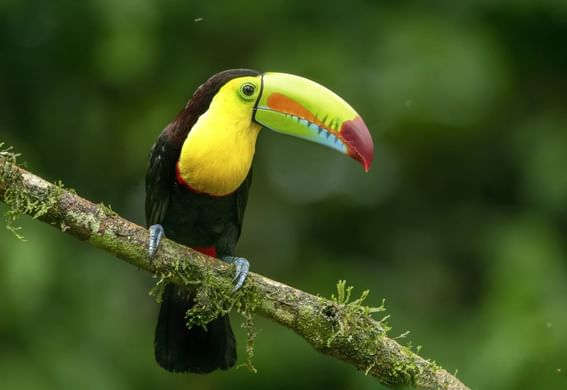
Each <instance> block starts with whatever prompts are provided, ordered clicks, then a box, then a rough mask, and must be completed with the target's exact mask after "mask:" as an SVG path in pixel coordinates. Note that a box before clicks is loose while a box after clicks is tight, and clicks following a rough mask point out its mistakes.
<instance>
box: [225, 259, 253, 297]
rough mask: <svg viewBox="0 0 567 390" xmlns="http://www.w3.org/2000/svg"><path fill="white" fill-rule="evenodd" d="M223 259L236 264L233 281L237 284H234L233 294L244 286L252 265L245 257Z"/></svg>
mask: <svg viewBox="0 0 567 390" xmlns="http://www.w3.org/2000/svg"><path fill="white" fill-rule="evenodd" d="M222 259H223V260H224V261H226V262H227V263H229V264H234V266H235V267H236V273H235V274H234V278H233V279H232V281H233V282H236V283H235V284H234V288H233V289H232V292H235V291H237V290H238V289H239V288H240V287H242V285H243V284H244V281H245V280H246V277H247V276H248V270H249V269H250V263H249V262H248V260H246V259H245V258H244V257H234V256H224V257H223V258H222Z"/></svg>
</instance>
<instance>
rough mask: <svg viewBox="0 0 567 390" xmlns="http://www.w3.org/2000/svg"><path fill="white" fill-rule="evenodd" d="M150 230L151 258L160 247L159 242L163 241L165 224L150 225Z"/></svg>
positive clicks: (149, 247)
mask: <svg viewBox="0 0 567 390" xmlns="http://www.w3.org/2000/svg"><path fill="white" fill-rule="evenodd" d="M149 230H150V241H149V243H148V255H149V256H150V259H151V258H152V257H154V255H155V254H156V252H157V250H158V248H159V243H160V242H161V239H162V237H163V236H164V235H165V233H164V231H163V226H161V225H160V224H159V223H157V224H155V225H152V226H150V229H149Z"/></svg>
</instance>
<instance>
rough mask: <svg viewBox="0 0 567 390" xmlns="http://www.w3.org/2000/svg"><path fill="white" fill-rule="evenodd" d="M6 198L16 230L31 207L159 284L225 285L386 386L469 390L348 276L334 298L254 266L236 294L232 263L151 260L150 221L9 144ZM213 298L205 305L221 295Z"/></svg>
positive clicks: (0, 183) (236, 297)
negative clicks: (127, 214) (117, 208)
mask: <svg viewBox="0 0 567 390" xmlns="http://www.w3.org/2000/svg"><path fill="white" fill-rule="evenodd" d="M0 200H2V201H3V202H5V203H7V204H8V206H9V207H10V209H11V211H9V212H8V213H9V216H8V219H9V221H8V225H11V228H12V229H14V227H13V225H12V222H13V220H14V218H15V217H16V215H17V213H26V214H29V215H32V216H33V217H34V218H37V219H39V220H41V221H43V222H45V223H48V224H50V225H51V226H53V227H55V228H57V229H59V230H60V231H62V232H65V233H67V234H71V235H73V236H75V237H76V238H78V239H80V240H83V241H85V242H86V243H88V244H90V245H93V246H96V247H98V248H100V249H102V250H104V251H106V252H109V253H111V254H113V255H114V256H116V257H118V258H120V259H122V260H125V261H127V262H129V263H130V264H132V265H134V266H136V267H138V268H141V269H143V270H146V271H148V272H151V273H153V274H156V275H159V276H160V282H158V285H160V284H163V282H165V281H167V282H173V283H177V284H180V285H183V286H188V287H189V288H194V289H196V290H197V291H204V292H206V293H207V294H209V295H208V297H209V298H210V297H211V295H210V294H211V293H212V292H217V293H218V294H217V295H215V296H214V297H215V299H218V300H221V301H222V300H224V303H222V304H221V306H222V307H223V309H222V310H229V309H230V308H231V307H234V306H236V307H237V308H240V309H243V308H244V309H243V310H252V311H254V312H256V313H258V314H260V315H262V316H264V317H267V318H270V319H272V320H274V321H275V322H277V323H279V324H281V325H283V326H285V327H287V328H289V329H291V330H293V331H294V332H295V333H297V334H299V335H301V336H302V337H303V338H304V339H305V340H306V341H307V342H308V343H309V344H311V345H312V346H313V347H314V348H315V349H316V350H317V351H319V352H321V353H324V354H326V355H330V356H333V357H335V358H337V359H340V360H343V361H345V362H347V363H349V364H351V365H353V366H355V367H356V368H357V369H359V370H361V371H363V372H365V373H366V374H368V375H372V376H374V377H376V378H377V379H378V381H379V382H380V383H382V384H384V385H386V386H390V387H398V386H404V385H405V386H412V387H415V388H418V389H467V387H466V386H465V385H464V384H462V383H461V382H460V381H459V380H458V379H456V378H455V377H454V376H452V375H450V374H449V373H447V371H445V370H444V369H442V368H441V367H439V366H437V365H436V364H435V363H432V362H430V361H429V360H425V359H423V358H422V357H420V356H418V355H417V354H415V353H413V352H412V351H410V350H409V349H408V348H406V347H404V346H401V345H400V344H398V343H397V342H396V341H394V340H392V339H390V338H388V337H387V335H386V331H387V326H386V325H385V324H384V323H382V322H380V321H376V320H374V319H373V318H372V317H371V314H372V312H375V311H379V309H380V308H378V309H376V308H370V307H367V306H364V305H362V301H363V300H364V298H365V297H366V294H363V296H362V297H361V298H359V299H357V300H354V301H349V296H350V289H345V288H344V283H343V284H341V283H339V286H338V289H339V291H338V294H337V297H333V299H331V300H329V299H325V298H321V297H318V296H314V295H311V294H308V293H306V292H303V291H300V290H297V289H295V288H292V287H289V286H286V285H284V284H282V283H279V282H276V281H273V280H270V279H268V278H265V277H263V276H261V275H258V274H254V273H250V274H249V276H248V278H247V280H246V283H245V285H244V287H243V288H242V289H241V290H240V291H239V292H237V293H236V294H232V295H231V294H230V290H231V288H232V283H231V278H230V276H231V275H232V273H233V269H232V266H229V265H227V264H225V263H223V262H221V261H219V260H217V259H214V258H211V257H208V256H205V255H202V254H200V253H199V252H196V251H194V250H192V249H190V248H187V247H184V246H182V245H180V244H177V243H175V242H173V241H170V240H167V239H164V240H163V242H162V244H161V246H160V249H159V250H158V253H157V255H156V257H155V258H154V259H153V260H150V259H148V256H147V252H146V246H147V242H148V232H147V230H146V229H145V228H143V227H141V226H138V225H136V224H134V223H132V222H129V221H127V220H125V219H124V218H122V217H120V216H119V215H118V214H116V213H115V212H113V211H112V210H110V209H109V208H108V207H106V206H104V205H101V204H98V205H97V204H94V203H92V202H90V201H88V200H86V199H83V198H81V197H79V196H78V195H76V194H75V193H74V192H73V191H69V190H65V189H64V188H62V186H61V185H55V184H52V183H49V182H47V181H45V180H43V179H41V178H40V177H38V176H35V175H33V174H32V173H30V172H28V171H26V170H24V169H22V168H20V167H18V166H17V165H16V156H15V155H14V154H12V153H9V152H7V151H4V152H0ZM180 259H183V261H180ZM192 280H197V281H199V282H191V281H192ZM101 282H102V281H101ZM219 292H220V293H219ZM197 295H198V296H199V293H198V292H197ZM207 302H208V303H207V304H204V305H203V306H211V305H212V304H211V302H215V301H214V300H209V301H207ZM213 306H214V305H213ZM217 306H218V305H217ZM198 314H199V313H196V316H197V315H198ZM217 314H218V312H217Z"/></svg>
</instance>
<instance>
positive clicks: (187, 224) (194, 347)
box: [146, 69, 259, 373]
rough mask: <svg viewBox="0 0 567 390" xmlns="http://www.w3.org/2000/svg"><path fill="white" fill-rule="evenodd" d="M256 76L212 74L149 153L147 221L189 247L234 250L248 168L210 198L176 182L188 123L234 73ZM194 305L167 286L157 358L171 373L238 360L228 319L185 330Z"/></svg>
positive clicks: (201, 370) (221, 253)
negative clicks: (229, 189)
mask: <svg viewBox="0 0 567 390" xmlns="http://www.w3.org/2000/svg"><path fill="white" fill-rule="evenodd" d="M257 75H259V73H258V72H256V71H253V70H248V69H237V70H229V71H225V72H221V73H218V74H216V75H214V76H213V77H211V78H210V79H209V80H207V81H206V82H205V83H204V84H203V85H201V86H200V87H199V88H198V89H197V90H196V91H195V93H194V94H193V97H192V98H191V100H190V101H189V102H188V103H187V105H186V106H185V108H184V109H183V110H182V111H181V112H180V113H179V114H178V115H177V117H176V118H175V120H174V121H173V122H172V123H170V124H169V125H168V126H167V127H166V128H165V129H164V130H163V131H162V133H161V134H160V136H159V138H158V139H157V141H156V143H155V144H154V146H153V148H152V151H151V153H150V159H149V166H148V170H147V173H146V223H147V225H148V226H151V225H154V224H161V225H162V226H163V228H164V232H165V236H166V237H168V238H170V239H172V240H174V241H176V242H179V243H181V244H184V245H187V246H190V247H193V248H205V247H207V248H209V247H214V249H215V251H216V255H217V257H223V256H232V255H233V254H234V250H235V247H236V243H237V241H238V238H239V236H240V230H241V226H242V220H243V216H244V211H245V208H246V202H247V199H248V191H249V188H250V184H251V181H252V171H250V172H249V174H248V176H247V177H246V179H245V180H244V182H243V183H242V185H241V186H240V187H239V188H238V189H237V190H236V191H235V192H233V193H232V194H230V195H227V196H223V197H214V196H210V195H206V194H201V193H196V192H194V191H192V190H190V189H188V188H187V187H186V186H184V185H183V184H181V183H179V182H178V181H177V179H176V164H177V162H178V160H179V156H180V153H181V148H182V146H183V142H184V141H185V139H186V137H187V135H188V134H189V132H190V131H191V128H192V127H193V125H194V124H195V123H196V121H197V119H198V118H199V116H200V115H201V114H203V113H204V112H205V111H206V110H207V109H208V107H209V105H210V103H211V100H212V98H213V97H214V96H215V94H216V93H217V92H218V91H219V89H220V88H221V87H222V86H223V85H224V84H225V83H226V82H227V81H229V80H232V79H233V78H236V77H241V76H257ZM235 152H237V151H233V150H230V151H229V150H227V153H235ZM218 158H222V156H218ZM192 304H193V303H192V298H191V296H189V295H187V293H186V292H184V291H180V288H179V287H177V286H174V285H168V286H166V289H165V292H164V295H163V302H162V305H161V308H160V313H159V317H158V324H157V327H156V334H155V355H156V360H157V362H158V363H159V364H160V365H161V366H162V367H163V368H165V369H166V370H169V371H175V372H196V373H207V372H211V371H213V370H215V369H227V368H230V367H232V366H233V365H234V364H235V362H236V343H235V340H234V334H233V332H232V329H231V326H230V322H229V319H228V318H227V317H226V316H225V317H220V318H217V319H216V320H213V321H212V322H211V323H209V324H208V325H207V330H204V329H202V328H200V327H193V328H191V329H187V327H186V325H185V313H186V312H187V310H189V309H190V308H191V307H192Z"/></svg>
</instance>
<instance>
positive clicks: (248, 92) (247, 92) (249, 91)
mask: <svg viewBox="0 0 567 390" xmlns="http://www.w3.org/2000/svg"><path fill="white" fill-rule="evenodd" d="M240 90H241V91H242V94H243V95H244V96H252V95H254V91H255V90H256V88H255V87H254V85H252V84H248V83H246V84H244V85H243V86H242V87H241V88H240Z"/></svg>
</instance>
